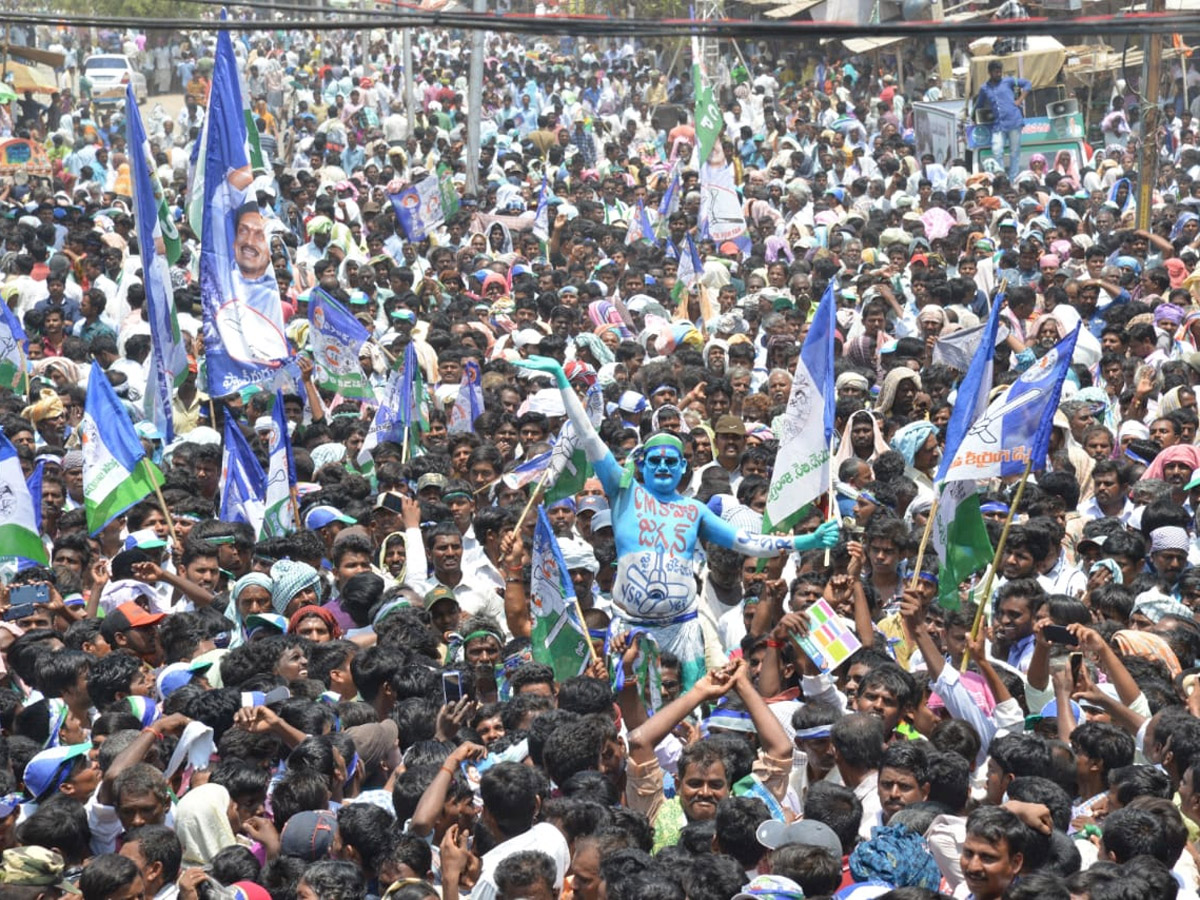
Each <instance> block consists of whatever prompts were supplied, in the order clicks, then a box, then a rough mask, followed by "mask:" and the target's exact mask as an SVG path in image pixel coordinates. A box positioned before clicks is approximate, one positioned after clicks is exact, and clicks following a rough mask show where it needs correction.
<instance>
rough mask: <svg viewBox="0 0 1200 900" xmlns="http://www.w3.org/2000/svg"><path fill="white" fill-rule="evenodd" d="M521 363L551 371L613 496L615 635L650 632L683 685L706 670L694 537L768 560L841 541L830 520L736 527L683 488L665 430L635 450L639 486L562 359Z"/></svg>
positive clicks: (676, 453)
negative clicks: (788, 526)
mask: <svg viewBox="0 0 1200 900" xmlns="http://www.w3.org/2000/svg"><path fill="white" fill-rule="evenodd" d="M518 364H519V365H520V366H522V367H524V368H527V369H535V370H537V371H539V372H548V373H550V374H551V375H553V376H554V378H555V381H556V382H557V384H558V388H559V390H560V391H561V393H562V397H563V404H564V405H565V407H566V411H567V416H568V418H569V419H570V420H571V422H572V423H573V425H574V427H575V429H576V431H577V433H578V434H579V436H580V445H581V446H582V447H583V448H584V450H585V452H586V453H587V458H588V461H589V462H590V463H591V464H592V466H593V467H594V468H595V471H596V476H597V477H598V478H599V479H600V482H601V484H603V485H604V492H605V494H606V495H607V496H608V498H609V505H610V507H611V509H612V520H613V531H614V533H615V536H616V543H617V575H616V580H615V582H614V584H613V592H612V598H613V607H614V612H615V618H614V623H613V626H612V627H613V630H614V633H619V632H621V631H624V630H626V629H627V628H629V627H636V628H644V629H646V630H648V631H649V632H650V633H651V634H652V635H653V636H654V638H655V639H656V640H657V641H658V645H659V647H660V648H661V649H662V650H664V651H669V652H671V653H674V654H675V655H676V656H677V657H678V658H679V660H680V662H681V667H682V672H681V675H682V680H683V684H684V689H685V690H686V689H687V687H689V686H690V685H691V684H692V683H694V682H695V681H696V680H697V679H698V678H700V677H701V676H702V675H703V674H704V672H705V670H706V667H705V662H704V657H705V646H704V633H703V631H702V629H701V623H700V618H699V610H698V604H697V598H696V578H695V575H694V573H693V569H692V560H693V557H694V555H695V552H696V544H697V542H698V541H700V540H705V541H710V542H712V543H714V544H716V545H718V546H720V547H725V548H727V549H730V550H736V551H738V552H739V553H744V554H746V555H748V556H757V557H770V556H777V555H779V554H780V553H786V552H789V551H792V550H796V551H804V550H812V549H814V548H820V547H832V546H833V545H834V544H835V543H836V542H837V535H838V525H837V522H835V521H831V522H825V523H824V524H822V525H821V526H820V527H819V528H818V529H817V530H816V532H814V533H813V534H807V535H800V536H795V537H786V536H777V535H752V534H749V533H748V532H746V531H743V530H740V529H737V528H734V527H733V526H732V525H731V524H729V523H728V522H726V521H724V520H723V519H722V518H720V516H718V515H717V514H716V513H714V512H713V511H712V510H710V509H709V508H708V507H707V506H705V505H704V504H702V503H699V502H697V501H695V500H692V499H689V498H687V497H684V496H683V495H681V494H680V493H679V481H680V479H681V478H682V477H683V473H684V470H685V469H686V468H687V465H686V463H685V461H684V458H683V444H682V443H681V442H680V440H679V438H677V437H675V435H673V434H668V433H665V432H660V433H658V434H655V435H653V436H652V437H650V438H648V439H647V440H646V442H645V443H644V444H643V445H642V447H641V449H640V450H639V451H638V452H637V454H636V456H635V462H636V464H637V466H638V468H639V469H640V471H641V475H642V481H641V483H638V482H637V481H636V480H634V479H633V477H632V473H631V472H627V471H626V470H624V469H622V467H621V466H620V464H619V463H618V462H617V461H616V459H615V457H614V456H613V454H612V451H611V450H609V449H608V447H607V446H606V445H605V444H604V442H603V441H602V440H601V438H600V435H599V434H598V433H597V432H596V429H595V428H594V427H593V426H592V423H591V421H590V420H589V419H588V416H587V413H586V412H585V411H584V409H583V406H582V404H581V403H580V402H579V397H578V396H577V395H576V393H575V390H574V388H572V386H571V383H570V381H568V379H567V375H566V373H565V372H564V371H563V368H562V366H561V365H559V363H558V362H556V361H555V360H553V359H548V358H546V357H542V356H531V357H529V358H528V359H524V360H521V361H520V362H519V363H518ZM617 619H619V620H620V621H619V622H617V621H616V620H617Z"/></svg>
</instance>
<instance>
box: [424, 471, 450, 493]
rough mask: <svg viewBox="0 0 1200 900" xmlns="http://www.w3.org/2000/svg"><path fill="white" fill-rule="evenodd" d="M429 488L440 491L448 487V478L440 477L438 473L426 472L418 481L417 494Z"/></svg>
mask: <svg viewBox="0 0 1200 900" xmlns="http://www.w3.org/2000/svg"><path fill="white" fill-rule="evenodd" d="M427 487H435V488H437V489H438V490H439V491H440V490H443V489H444V488H445V487H446V476H445V475H440V474H438V473H437V472H426V473H425V474H424V475H422V476H421V477H420V478H418V479H417V493H420V492H421V491H423V490H425V488H427Z"/></svg>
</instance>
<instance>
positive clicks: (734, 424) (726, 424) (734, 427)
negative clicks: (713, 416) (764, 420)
mask: <svg viewBox="0 0 1200 900" xmlns="http://www.w3.org/2000/svg"><path fill="white" fill-rule="evenodd" d="M713 433H714V434H736V435H739V436H740V437H745V436H746V423H745V422H743V421H742V420H741V419H739V418H738V417H737V416H721V418H719V419H717V427H716V428H714V429H713Z"/></svg>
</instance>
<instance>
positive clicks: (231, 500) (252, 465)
mask: <svg viewBox="0 0 1200 900" xmlns="http://www.w3.org/2000/svg"><path fill="white" fill-rule="evenodd" d="M266 489H267V476H266V475H264V474H263V470H262V466H260V465H259V464H258V460H257V459H256V458H255V456H254V453H253V452H252V451H251V450H250V445H249V444H248V443H247V442H246V438H245V437H243V435H242V431H241V429H240V428H238V426H237V423H236V422H235V421H234V418H233V416H229V415H227V416H225V446H224V447H223V448H222V451H221V511H220V518H221V521H222V522H245V523H246V524H247V525H249V526H250V527H251V528H253V529H254V533H255V534H256V535H257V534H258V532H259V529H261V528H262V522H263V494H264V492H265V491H266Z"/></svg>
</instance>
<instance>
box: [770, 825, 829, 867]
mask: <svg viewBox="0 0 1200 900" xmlns="http://www.w3.org/2000/svg"><path fill="white" fill-rule="evenodd" d="M754 836H755V837H756V838H758V842H759V843H760V844H762V845H763V846H764V847H766V848H767V849H768V850H778V849H779V848H780V847H786V846H788V845H789V844H808V845H809V846H811V847H820V848H821V849H822V850H828V851H829V852H830V853H831V854H833V856H834V858H835V859H839V860H840V859H841V858H842V842H841V841H840V840H839V839H838V836H837V832H835V831H834V830H833V829H832V828H830V827H829V826H828V825H826V824H825V823H824V822H817V821H815V820H813V819H798V820H796V821H795V822H790V823H788V824H787V825H785V824H784V823H783V822H780V821H779V820H778V819H768V820H767V821H765V822H763V823H762V824H761V825H759V826H758V830H757V831H755V832H754Z"/></svg>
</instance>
